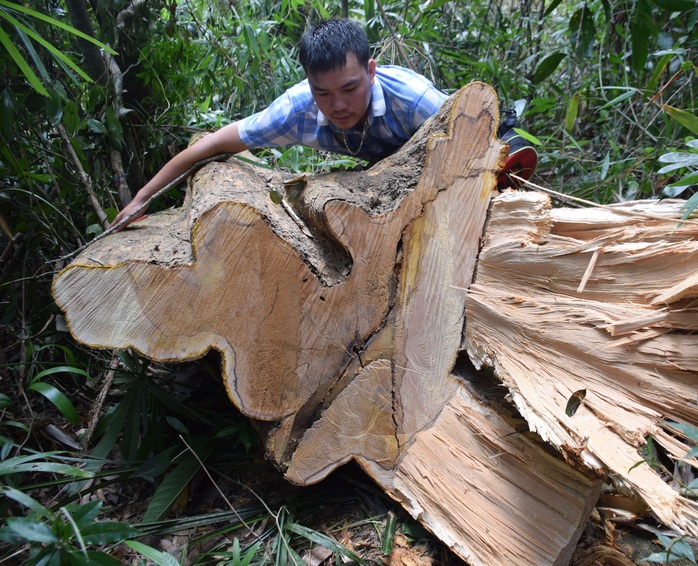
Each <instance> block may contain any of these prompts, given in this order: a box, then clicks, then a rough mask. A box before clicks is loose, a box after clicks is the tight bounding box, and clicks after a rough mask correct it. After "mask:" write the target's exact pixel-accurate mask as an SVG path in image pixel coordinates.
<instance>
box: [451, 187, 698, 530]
mask: <svg viewBox="0 0 698 566" xmlns="http://www.w3.org/2000/svg"><path fill="white" fill-rule="evenodd" d="M682 204H683V203H680V202H673V203H671V202H663V203H657V202H655V201H648V202H642V203H631V204H630V205H628V206H616V207H612V208H606V209H575V210H571V209H552V208H550V204H549V202H548V199H547V197H546V196H544V195H541V194H539V193H514V192H508V193H505V194H503V195H502V196H500V197H498V198H497V199H496V200H495V201H494V203H493V212H492V217H491V221H490V223H489V225H488V226H487V228H486V231H485V234H486V238H485V242H484V246H483V250H482V253H481V255H480V258H479V261H478V270H477V277H476V279H475V282H474V284H473V285H472V287H471V290H470V293H469V296H468V304H467V308H466V321H467V322H466V332H465V344H466V346H467V351H468V354H469V356H470V358H471V359H472V360H473V361H474V362H475V364H476V365H477V366H483V365H484V366H490V367H493V368H494V370H495V372H496V374H497V375H498V377H499V378H500V379H501V380H502V383H503V385H505V386H506V387H507V388H508V389H509V391H510V395H511V397H512V399H513V401H514V403H515V404H516V406H517V408H518V409H519V411H520V412H521V414H522V415H523V416H524V417H525V419H526V421H527V422H528V425H529V427H530V428H531V430H534V431H536V432H537V433H538V434H540V435H541V437H542V438H543V439H545V440H546V441H548V442H550V443H551V444H552V445H554V446H555V447H557V448H558V449H559V450H560V451H561V452H562V454H563V455H564V456H565V457H566V458H567V459H568V460H569V461H570V462H572V463H574V464H575V465H577V466H578V467H583V466H588V467H590V468H592V469H597V470H599V471H600V472H605V471H609V472H610V476H611V479H612V480H613V481H614V482H615V483H616V485H617V486H618V487H619V488H621V489H625V490H628V491H629V492H631V493H633V494H635V495H636V496H640V497H642V498H643V499H644V500H645V501H646V502H647V503H648V504H649V505H650V507H651V508H652V510H653V511H654V512H655V513H656V515H657V516H658V517H659V518H660V519H661V520H662V521H663V522H664V523H666V524H667V525H671V526H674V527H676V528H680V529H682V530H684V531H687V532H690V533H693V534H696V533H698V522H697V519H698V505H697V504H696V502H694V501H690V500H688V499H686V498H684V497H682V496H681V495H679V493H678V492H677V491H675V490H673V489H672V488H671V487H670V486H669V485H668V484H667V483H666V482H665V481H664V480H663V479H662V478H661V477H660V476H659V474H658V473H657V472H655V471H654V470H653V469H652V468H651V467H650V466H649V465H648V464H646V463H641V462H642V448H643V446H644V445H645V443H646V441H647V440H648V439H649V438H650V437H652V438H653V439H654V440H655V442H658V443H659V444H661V445H663V446H664V448H665V449H666V450H667V451H668V453H669V454H670V455H671V457H673V458H676V459H680V458H682V457H683V456H685V454H686V452H687V451H688V447H687V446H686V444H683V443H681V442H679V441H678V440H676V439H675V438H672V436H671V435H670V434H669V431H670V430H671V429H670V427H669V426H668V425H667V424H666V422H667V421H676V422H683V423H690V424H694V425H695V424H697V423H698V407H697V405H696V390H697V386H698V336H697V335H696V334H694V333H691V332H688V331H694V330H695V328H696V325H697V320H698V307H697V303H696V299H697V298H698V291H697V290H696V288H695V286H694V284H693V282H694V281H695V277H696V272H697V270H698V267H696V266H698V239H697V238H696V236H697V235H698V227H697V226H696V225H695V224H688V223H683V224H682V225H681V226H679V221H678V218H679V217H680V207H681V206H682ZM668 214H669V216H667V215H668ZM679 289H680V290H679ZM676 290H678V291H676ZM675 291H676V292H675ZM658 298H661V300H658ZM573 397H574V398H576V399H579V398H581V397H583V400H582V401H581V404H579V406H578V408H577V409H576V411H573V410H571V409H573V408H574V405H575V403H574V402H573ZM571 401H572V402H571Z"/></svg>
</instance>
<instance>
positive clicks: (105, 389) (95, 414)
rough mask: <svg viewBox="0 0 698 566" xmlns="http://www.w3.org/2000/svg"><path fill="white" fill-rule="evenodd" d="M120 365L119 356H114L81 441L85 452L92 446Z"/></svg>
mask: <svg viewBox="0 0 698 566" xmlns="http://www.w3.org/2000/svg"><path fill="white" fill-rule="evenodd" d="M118 365H119V358H118V357H117V356H113V357H112V359H111V362H109V370H107V375H106V376H105V377H104V383H103V384H102V389H100V390H99V395H97V399H95V402H94V404H93V405H92V408H91V409H90V417H89V419H90V422H89V423H88V425H87V430H86V431H85V434H84V436H83V437H82V441H81V443H82V450H83V452H86V451H87V448H88V446H89V444H90V440H92V436H93V435H94V433H95V429H96V428H97V421H98V420H99V413H100V412H101V411H102V406H103V405H104V400H105V399H106V398H107V393H109V390H110V389H111V386H112V384H113V383H114V376H115V375H116V368H117V367H118Z"/></svg>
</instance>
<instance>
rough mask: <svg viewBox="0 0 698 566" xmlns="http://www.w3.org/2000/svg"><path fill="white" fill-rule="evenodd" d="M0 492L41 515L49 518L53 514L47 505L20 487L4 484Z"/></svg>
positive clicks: (0, 487)
mask: <svg viewBox="0 0 698 566" xmlns="http://www.w3.org/2000/svg"><path fill="white" fill-rule="evenodd" d="M0 493H2V495H4V496H5V497H7V498H8V499H12V500H13V501H16V502H17V503H19V504H20V505H24V507H26V508H28V509H31V510H32V511H33V512H34V513H36V514H37V515H39V516H40V517H44V518H45V519H48V518H50V517H52V516H53V515H52V513H51V512H50V511H49V510H48V509H46V507H44V506H43V505H41V503H39V502H38V501H37V500H36V499H34V498H32V497H30V496H28V495H27V494H26V493H24V492H22V491H19V490H18V489H15V488H13V487H8V486H4V485H3V486H0Z"/></svg>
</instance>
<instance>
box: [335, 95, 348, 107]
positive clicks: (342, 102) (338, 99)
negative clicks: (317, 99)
mask: <svg viewBox="0 0 698 566" xmlns="http://www.w3.org/2000/svg"><path fill="white" fill-rule="evenodd" d="M346 107H347V100H346V98H345V97H344V96H342V95H341V94H335V95H334V96H333V97H332V110H343V109H344V108H346Z"/></svg>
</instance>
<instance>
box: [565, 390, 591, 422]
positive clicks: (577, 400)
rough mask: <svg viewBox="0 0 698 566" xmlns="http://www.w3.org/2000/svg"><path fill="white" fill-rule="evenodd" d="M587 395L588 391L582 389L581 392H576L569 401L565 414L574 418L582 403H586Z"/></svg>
mask: <svg viewBox="0 0 698 566" xmlns="http://www.w3.org/2000/svg"><path fill="white" fill-rule="evenodd" d="M586 395H587V390H586V389H580V390H579V391H575V392H574V393H572V395H570V398H569V399H568V400H567V405H566V406H565V414H566V415H567V416H568V417H573V416H574V414H575V413H576V412H577V410H578V409H579V407H580V406H581V404H582V401H584V398H585V397H586Z"/></svg>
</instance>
